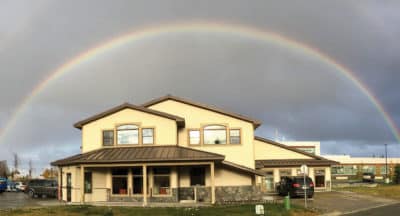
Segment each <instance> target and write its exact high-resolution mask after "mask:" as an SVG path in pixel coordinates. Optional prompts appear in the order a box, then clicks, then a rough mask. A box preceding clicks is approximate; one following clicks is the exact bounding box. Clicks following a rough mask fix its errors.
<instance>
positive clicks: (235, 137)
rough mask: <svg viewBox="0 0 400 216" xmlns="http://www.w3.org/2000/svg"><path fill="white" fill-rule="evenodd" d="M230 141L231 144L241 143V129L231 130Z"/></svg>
mask: <svg viewBox="0 0 400 216" xmlns="http://www.w3.org/2000/svg"><path fill="white" fill-rule="evenodd" d="M229 143H230V144H240V143H241V138H240V129H230V130H229Z"/></svg>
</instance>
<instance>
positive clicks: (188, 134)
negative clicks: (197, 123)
mask: <svg viewBox="0 0 400 216" xmlns="http://www.w3.org/2000/svg"><path fill="white" fill-rule="evenodd" d="M190 131H198V132H199V143H197V144H192V143H190ZM201 137H202V133H201V129H200V128H188V129H187V139H188V144H189V145H190V146H201V145H202V138H201Z"/></svg>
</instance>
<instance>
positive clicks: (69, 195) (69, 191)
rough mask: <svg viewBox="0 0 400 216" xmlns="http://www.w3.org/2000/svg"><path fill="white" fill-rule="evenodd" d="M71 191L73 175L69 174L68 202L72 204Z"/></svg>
mask: <svg viewBox="0 0 400 216" xmlns="http://www.w3.org/2000/svg"><path fill="white" fill-rule="evenodd" d="M71 190H72V182H71V173H67V202H71Z"/></svg>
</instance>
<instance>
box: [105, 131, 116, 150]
mask: <svg viewBox="0 0 400 216" xmlns="http://www.w3.org/2000/svg"><path fill="white" fill-rule="evenodd" d="M112 145H114V131H113V130H104V131H103V146H112Z"/></svg>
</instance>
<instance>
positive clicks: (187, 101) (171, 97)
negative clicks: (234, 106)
mask: <svg viewBox="0 0 400 216" xmlns="http://www.w3.org/2000/svg"><path fill="white" fill-rule="evenodd" d="M165 100H174V101H177V102H181V103H185V104H189V105H192V106H196V107H199V108H202V109H206V110H209V111H213V112H217V113H220V114H223V115H227V116H230V117H233V118H237V119H241V120H243V121H247V122H251V123H253V125H254V127H255V128H257V127H259V126H260V125H261V124H262V123H261V121H260V120H258V119H254V118H251V117H247V116H244V115H242V114H239V113H236V112H232V111H228V110H223V109H221V108H218V107H216V106H214V105H208V104H204V103H200V102H197V101H192V100H190V99H186V98H181V97H177V96H174V95H171V94H167V95H165V96H162V97H159V98H155V99H152V100H150V101H148V102H145V103H143V104H141V106H143V107H149V106H152V105H154V104H158V103H161V102H163V101H165Z"/></svg>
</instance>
